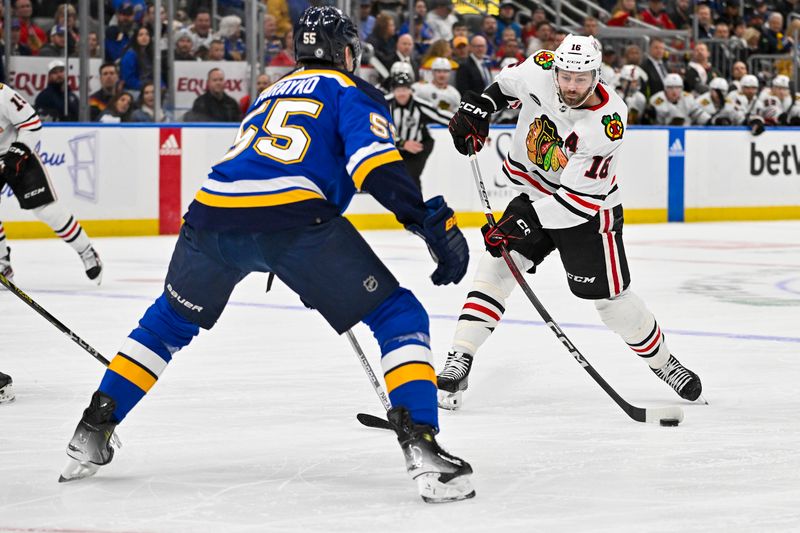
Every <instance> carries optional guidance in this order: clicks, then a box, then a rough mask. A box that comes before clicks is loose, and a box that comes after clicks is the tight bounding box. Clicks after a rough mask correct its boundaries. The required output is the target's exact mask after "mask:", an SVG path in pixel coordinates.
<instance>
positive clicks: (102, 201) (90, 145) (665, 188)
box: [0, 124, 800, 238]
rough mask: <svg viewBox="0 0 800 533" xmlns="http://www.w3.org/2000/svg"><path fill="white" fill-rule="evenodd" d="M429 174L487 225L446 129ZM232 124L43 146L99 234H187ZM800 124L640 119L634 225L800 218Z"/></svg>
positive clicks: (501, 133)
mask: <svg viewBox="0 0 800 533" xmlns="http://www.w3.org/2000/svg"><path fill="white" fill-rule="evenodd" d="M513 131H514V130H513V129H512V128H510V127H496V128H493V129H492V131H491V135H490V139H491V142H490V143H489V145H488V146H487V148H486V149H484V150H483V151H481V153H480V154H479V157H478V159H479V163H480V166H481V169H482V171H483V178H484V182H485V184H486V187H487V192H488V194H489V197H490V200H491V202H492V206H493V208H494V209H495V210H502V208H503V207H504V206H505V204H506V203H507V202H508V201H509V200H510V199H511V198H513V197H514V196H515V195H516V192H515V191H514V190H513V189H511V188H509V187H508V186H507V181H506V179H505V177H504V175H503V174H502V172H501V171H500V168H501V164H502V161H503V157H504V155H505V153H506V151H507V150H508V147H509V144H510V142H511V138H512V135H513ZM432 133H433V136H434V139H435V141H436V144H435V146H434V148H433V152H432V154H431V156H430V158H429V159H428V163H427V165H426V167H425V172H424V173H423V176H422V183H423V194H424V196H425V197H426V198H427V197H430V196H433V195H436V194H442V195H444V196H445V198H446V199H447V201H448V203H449V204H450V205H451V206H453V208H454V209H455V210H456V211H457V212H458V214H459V221H460V223H461V224H462V225H465V226H476V225H481V224H483V221H484V217H483V214H482V211H481V209H482V207H481V203H480V200H479V198H478V196H477V193H476V189H475V185H474V181H473V178H472V173H471V171H470V168H469V165H468V161H467V159H466V158H464V157H462V156H460V155H459V154H458V153H456V151H455V150H454V149H453V147H452V145H451V141H450V138H449V134H448V132H447V130H446V129H445V128H434V129H433V130H432ZM235 134H236V127H233V126H231V125H224V126H221V125H186V124H174V125H165V126H162V127H155V126H149V125H123V126H121V125H99V126H98V125H92V126H91V127H76V126H61V125H53V124H48V125H47V126H46V127H45V128H44V130H43V134H42V139H41V142H40V143H39V145H38V146H37V147H36V150H35V151H36V152H37V153H38V154H39V157H40V158H41V159H42V161H43V163H44V164H45V166H46V168H47V169H48V171H49V173H50V177H51V179H52V181H53V183H54V185H55V188H56V190H57V192H58V195H59V198H60V200H61V201H62V202H64V204H65V205H66V206H67V208H68V209H70V210H71V211H72V212H73V213H74V214H75V215H76V216H77V217H78V219H80V220H81V221H82V223H83V224H84V226H85V227H86V229H87V231H88V232H89V233H90V234H92V235H98V236H101V235H108V236H110V235H155V234H159V233H162V234H169V233H176V232H177V230H178V228H179V227H180V221H181V215H182V213H183V212H184V211H185V209H186V207H187V206H188V205H189V203H190V202H191V200H192V198H193V197H194V194H195V192H196V190H197V189H198V188H199V186H200V184H201V183H202V181H203V180H204V179H205V177H206V175H207V173H208V170H209V168H210V166H211V165H212V164H214V163H215V162H216V161H217V160H218V159H219V158H220V157H221V156H222V155H223V154H224V153H225V151H226V150H227V148H228V147H229V146H230V143H231V141H232V139H233V138H234V136H235ZM798 142H800V130H798V129H794V128H776V129H771V130H768V131H767V132H765V133H764V134H762V135H761V136H759V137H753V136H752V135H751V134H750V133H749V132H748V131H747V130H745V129H739V128H715V129H713V130H710V129H706V128H649V127H648V128H643V127H639V128H635V127H634V128H631V129H629V131H627V132H626V134H625V144H624V146H623V148H622V150H623V152H622V154H621V155H620V159H619V163H618V166H617V176H618V180H619V182H620V185H621V189H622V194H623V202H624V206H625V218H626V221H627V222H629V223H647V222H665V221H668V220H669V221H676V222H679V221H687V222H697V221H726V220H778V219H800V148H798ZM9 194H10V191H8V189H6V190H4V191H3V194H2V201H0V220H2V221H3V222H4V224H5V228H6V232H7V233H8V234H9V236H10V237H12V238H14V237H16V238H22V237H48V236H52V232H51V231H50V230H49V229H48V228H46V227H45V226H44V225H43V224H41V223H39V222H36V221H34V218H33V217H32V216H31V215H30V214H29V213H26V212H24V211H22V210H20V209H19V207H18V205H17V202H16V201H15V199H13V198H9V197H8V195H9ZM348 216H349V218H350V219H351V220H353V222H354V223H355V224H356V226H358V227H359V228H362V229H379V228H393V227H399V225H398V224H397V223H396V221H395V220H394V217H393V215H391V214H390V213H389V212H387V211H386V210H385V209H384V208H383V207H381V206H380V205H379V204H378V203H377V202H376V201H375V200H374V199H372V198H371V197H370V196H368V195H366V194H358V195H356V197H355V198H354V199H353V202H352V203H351V205H350V207H349V209H348Z"/></svg>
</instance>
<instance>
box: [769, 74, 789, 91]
mask: <svg viewBox="0 0 800 533" xmlns="http://www.w3.org/2000/svg"><path fill="white" fill-rule="evenodd" d="M772 86H773V87H778V88H780V89H788V88H789V76H784V75H783V74H779V75H778V76H775V77H774V78H773V79H772Z"/></svg>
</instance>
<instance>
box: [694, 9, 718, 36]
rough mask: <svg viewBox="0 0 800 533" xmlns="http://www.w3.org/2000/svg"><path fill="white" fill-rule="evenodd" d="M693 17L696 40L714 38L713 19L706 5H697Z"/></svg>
mask: <svg viewBox="0 0 800 533" xmlns="http://www.w3.org/2000/svg"><path fill="white" fill-rule="evenodd" d="M695 17H696V18H697V39H698V40H701V41H703V40H705V39H713V38H714V19H713V18H712V17H711V8H710V7H708V4H698V5H697V7H696V8H695Z"/></svg>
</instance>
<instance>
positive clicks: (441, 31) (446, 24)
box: [425, 0, 458, 41]
mask: <svg viewBox="0 0 800 533" xmlns="http://www.w3.org/2000/svg"><path fill="white" fill-rule="evenodd" d="M457 21H458V18H457V17H456V16H455V15H453V2H452V0H431V11H430V12H429V13H428V16H427V18H426V19H425V22H427V23H428V26H429V27H430V29H431V33H432V34H433V36H432V39H433V40H434V41H435V40H438V39H444V40H445V41H450V40H452V39H453V24H455V23H456V22H457Z"/></svg>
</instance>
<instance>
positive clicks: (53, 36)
mask: <svg viewBox="0 0 800 533" xmlns="http://www.w3.org/2000/svg"><path fill="white" fill-rule="evenodd" d="M66 44H67V38H66V28H64V26H53V27H52V29H51V30H50V42H49V43H47V44H45V45H44V46H42V47H41V48H40V49H39V55H40V56H41V57H64V47H65V46H66ZM68 52H69V55H70V56H75V55H76V52H77V50H76V49H75V48H71V49H70V50H68Z"/></svg>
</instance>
